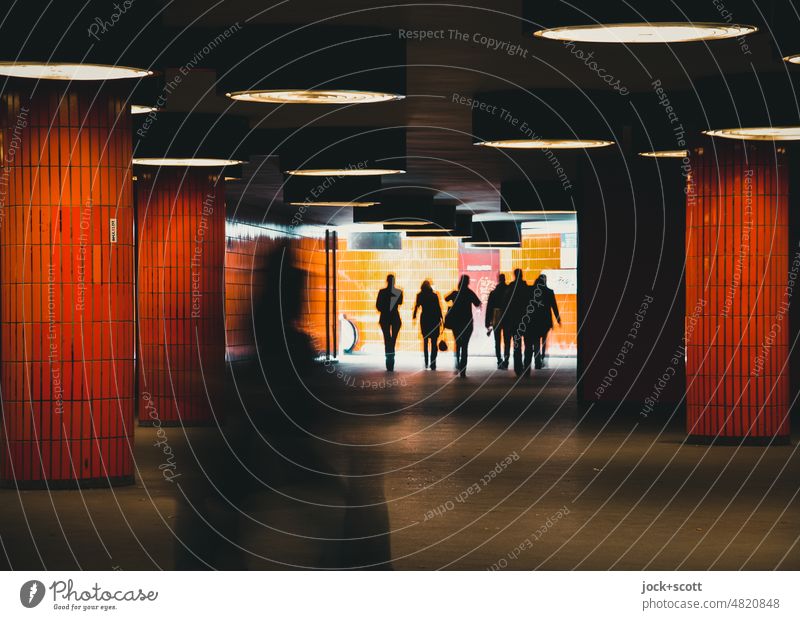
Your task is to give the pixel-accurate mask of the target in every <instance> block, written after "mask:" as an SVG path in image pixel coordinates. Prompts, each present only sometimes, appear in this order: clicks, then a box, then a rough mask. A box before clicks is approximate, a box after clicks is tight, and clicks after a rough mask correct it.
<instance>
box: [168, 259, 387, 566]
mask: <svg viewBox="0 0 800 620" xmlns="http://www.w3.org/2000/svg"><path fill="white" fill-rule="evenodd" d="M306 280H307V274H306V273H305V272H304V271H302V270H300V269H298V268H297V267H296V266H295V264H294V258H293V255H292V252H291V250H290V249H289V248H288V247H281V248H279V249H278V250H276V251H275V252H273V253H272V255H271V256H270V257H269V261H268V266H267V270H266V273H265V278H264V282H263V288H262V289H261V290H262V292H261V294H260V299H258V300H257V303H256V304H255V310H254V313H253V324H252V325H253V331H252V332H251V333H253V336H254V339H255V345H256V349H257V358H256V359H253V360H252V361H250V362H248V363H246V364H245V365H244V366H243V367H242V368H237V369H236V371H235V373H234V374H233V376H232V379H233V382H234V383H235V386H234V387H235V391H232V392H231V395H230V403H231V406H230V408H229V419H228V420H227V422H226V424H225V426H224V427H223V429H222V430H223V433H222V435H221V439H222V441H219V442H217V443H216V444H215V445H210V446H206V447H204V448H202V449H201V448H197V449H194V448H193V450H194V453H195V456H196V459H197V465H198V468H197V469H198V472H196V475H194V476H193V480H194V482H192V483H191V484H188V485H186V486H185V488H182V489H181V491H182V492H183V496H184V498H185V503H186V506H185V508H183V509H182V510H181V511H180V514H179V527H178V536H177V538H178V543H177V558H178V561H177V567H178V568H179V569H187V568H188V569H191V568H213V569H229V570H242V569H266V568H273V569H274V568H283V569H285V568H289V567H298V568H299V567H303V568H328V569H332V568H339V569H342V568H359V567H364V568H390V567H391V564H390V561H391V556H390V547H389V534H388V531H389V529H388V528H389V524H388V514H387V512H386V507H385V501H384V499H383V494H382V482H380V480H377V479H371V480H369V479H368V478H366V477H363V476H348V475H347V474H349V473H350V472H351V471H357V470H358V467H359V466H360V465H359V462H360V460H361V459H358V458H356V457H355V455H354V453H353V450H354V448H347V447H345V446H344V445H343V444H342V442H340V441H337V440H336V439H337V437H338V435H339V433H340V432H341V429H340V426H341V423H338V422H334V421H335V420H337V418H336V417H335V413H336V412H335V411H334V410H332V409H329V408H328V407H326V405H325V404H324V402H323V399H322V398H321V396H320V395H323V394H327V393H329V392H330V390H333V389H335V388H336V386H337V385H339V383H336V382H335V381H336V380H335V378H334V376H333V375H332V374H331V373H330V372H329V371H328V370H327V367H326V365H323V364H321V363H317V362H316V361H315V358H316V352H315V350H314V347H313V346H312V341H311V339H310V337H309V336H308V335H307V334H305V333H304V332H303V331H301V329H300V327H299V324H300V321H301V319H302V306H303V303H302V301H303V295H304V292H303V287H304V285H305V283H306ZM236 404H239V405H240V407H237V406H235V405H236ZM193 443H194V441H193ZM367 484H369V485H372V487H371V488H370V489H369V490H368V489H367V486H366V485H367Z"/></svg>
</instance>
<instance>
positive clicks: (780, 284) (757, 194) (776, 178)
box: [686, 143, 797, 439]
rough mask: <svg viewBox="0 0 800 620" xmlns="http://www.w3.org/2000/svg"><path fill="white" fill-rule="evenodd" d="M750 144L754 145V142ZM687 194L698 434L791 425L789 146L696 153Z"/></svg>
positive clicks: (768, 433)
mask: <svg viewBox="0 0 800 620" xmlns="http://www.w3.org/2000/svg"><path fill="white" fill-rule="evenodd" d="M745 149H747V150H746V152H745ZM692 168H693V170H694V174H693V176H692V178H691V184H690V186H689V194H688V197H687V203H686V317H687V318H686V342H687V346H686V382H687V393H686V417H687V426H688V428H687V432H688V433H689V434H690V435H694V436H702V437H706V438H714V437H716V436H721V437H726V438H741V437H746V438H761V439H765V438H771V437H774V436H783V437H784V438H788V434H789V419H788V415H789V378H788V361H787V360H788V353H789V330H788V304H789V301H790V300H791V291H792V288H791V287H792V285H793V281H794V278H796V277H797V271H796V266H793V268H794V271H793V272H792V271H790V265H789V248H788V243H789V232H788V220H789V206H788V201H789V196H788V195H789V178H788V165H787V156H786V155H785V154H784V153H781V152H778V151H776V149H775V147H774V146H773V145H771V144H769V145H747V146H744V145H743V144H739V143H733V144H724V145H723V144H720V145H717V148H716V149H715V150H714V151H713V152H712V151H711V149H706V153H696V154H695V156H694V158H693V161H692Z"/></svg>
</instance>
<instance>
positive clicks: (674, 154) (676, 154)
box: [639, 150, 689, 159]
mask: <svg viewBox="0 0 800 620" xmlns="http://www.w3.org/2000/svg"><path fill="white" fill-rule="evenodd" d="M639 155H641V156H642V157H663V158H667V159H684V158H686V157H689V151H679V150H676V151H644V152H642V153H639Z"/></svg>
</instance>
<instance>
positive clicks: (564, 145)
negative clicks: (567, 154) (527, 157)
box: [475, 140, 614, 149]
mask: <svg viewBox="0 0 800 620" xmlns="http://www.w3.org/2000/svg"><path fill="white" fill-rule="evenodd" d="M612 144H614V142H612V141H611V140H486V141H483V142H476V143H475V145H476V146H488V147H491V148H496V149H596V148H602V147H604V146H611V145H612Z"/></svg>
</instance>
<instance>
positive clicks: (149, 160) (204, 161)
mask: <svg viewBox="0 0 800 620" xmlns="http://www.w3.org/2000/svg"><path fill="white" fill-rule="evenodd" d="M242 163H244V162H243V161H241V160H238V159H216V158H212V157H197V158H193V157H134V158H133V164H134V165H135V166H190V167H193V166H198V167H199V166H206V167H209V166H214V167H220V166H234V165H236V164H242Z"/></svg>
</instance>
